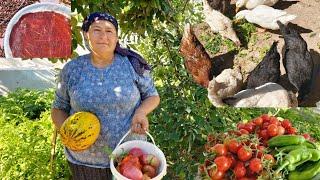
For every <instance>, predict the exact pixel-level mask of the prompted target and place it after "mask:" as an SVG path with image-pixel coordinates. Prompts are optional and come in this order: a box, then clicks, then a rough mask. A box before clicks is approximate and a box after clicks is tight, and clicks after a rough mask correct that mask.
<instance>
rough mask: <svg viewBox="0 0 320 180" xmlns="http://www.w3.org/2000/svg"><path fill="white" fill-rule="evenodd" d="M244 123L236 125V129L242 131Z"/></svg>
mask: <svg viewBox="0 0 320 180" xmlns="http://www.w3.org/2000/svg"><path fill="white" fill-rule="evenodd" d="M244 125H245V124H244V123H241V122H240V123H238V125H237V128H238V129H239V130H240V129H243V128H244Z"/></svg>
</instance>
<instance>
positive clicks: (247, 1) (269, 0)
mask: <svg viewBox="0 0 320 180" xmlns="http://www.w3.org/2000/svg"><path fill="white" fill-rule="evenodd" d="M278 1H279V0H237V1H236V12H238V10H239V9H240V8H241V7H243V6H245V7H246V8H247V9H253V8H255V7H257V6H259V5H266V6H273V5H275V4H276V3H277V2H278Z"/></svg>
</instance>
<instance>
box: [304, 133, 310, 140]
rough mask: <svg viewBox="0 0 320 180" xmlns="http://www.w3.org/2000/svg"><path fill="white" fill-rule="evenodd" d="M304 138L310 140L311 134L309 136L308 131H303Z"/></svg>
mask: <svg viewBox="0 0 320 180" xmlns="http://www.w3.org/2000/svg"><path fill="white" fill-rule="evenodd" d="M302 136H303V137H304V138H305V139H306V140H310V139H311V136H310V134H308V133H305V134H303V135H302Z"/></svg>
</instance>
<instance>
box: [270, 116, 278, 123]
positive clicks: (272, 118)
mask: <svg viewBox="0 0 320 180" xmlns="http://www.w3.org/2000/svg"><path fill="white" fill-rule="evenodd" d="M269 122H270V124H275V125H280V123H279V120H278V119H277V118H276V117H274V116H271V117H270V121H269Z"/></svg>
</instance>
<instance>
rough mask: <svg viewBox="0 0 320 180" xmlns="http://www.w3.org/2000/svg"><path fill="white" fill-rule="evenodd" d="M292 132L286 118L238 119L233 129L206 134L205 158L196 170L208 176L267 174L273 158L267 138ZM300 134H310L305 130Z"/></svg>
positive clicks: (242, 179)
mask: <svg viewBox="0 0 320 180" xmlns="http://www.w3.org/2000/svg"><path fill="white" fill-rule="evenodd" d="M296 133H297V129H296V128H294V127H293V126H292V124H291V122H290V120H288V119H281V120H280V118H277V117H275V116H269V115H267V114H263V115H261V116H259V117H256V118H254V119H252V120H251V121H249V122H247V123H242V122H240V123H238V124H237V129H236V130H233V131H229V132H227V133H223V134H221V133H220V134H215V135H213V134H210V135H208V137H207V141H208V142H207V144H206V145H205V149H206V153H207V158H206V160H205V163H204V164H202V165H200V166H199V172H200V173H201V174H202V175H203V176H206V177H210V178H211V179H212V180H215V179H217V180H219V179H239V180H249V179H257V178H258V177H262V178H263V177H270V174H271V173H272V171H273V170H272V167H273V166H274V165H275V164H276V160H275V158H274V157H273V155H271V154H270V149H269V148H268V144H267V142H268V140H269V139H270V138H272V137H274V136H278V135H284V134H296ZM303 136H304V137H305V138H306V139H308V138H310V135H308V134H304V135H303Z"/></svg>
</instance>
